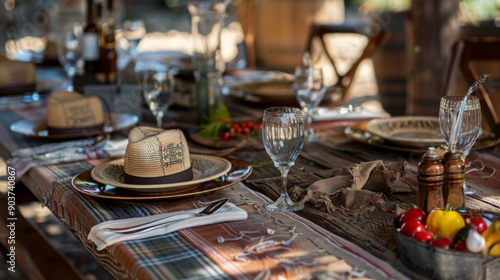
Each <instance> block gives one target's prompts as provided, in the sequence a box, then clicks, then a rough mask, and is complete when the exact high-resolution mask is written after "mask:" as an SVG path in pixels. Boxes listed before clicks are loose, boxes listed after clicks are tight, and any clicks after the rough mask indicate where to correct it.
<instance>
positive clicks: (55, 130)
mask: <svg viewBox="0 0 500 280" xmlns="http://www.w3.org/2000/svg"><path fill="white" fill-rule="evenodd" d="M47 131H48V132H49V133H50V134H54V135H56V134H81V135H87V134H89V132H91V133H94V134H95V132H97V131H99V132H100V133H102V132H103V131H104V124H98V125H94V126H86V127H68V128H56V127H50V126H47Z"/></svg>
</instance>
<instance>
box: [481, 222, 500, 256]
mask: <svg viewBox="0 0 500 280" xmlns="http://www.w3.org/2000/svg"><path fill="white" fill-rule="evenodd" d="M483 237H484V239H485V240H486V246H485V248H484V251H483V252H484V253H485V254H487V253H488V251H489V253H490V255H491V256H495V257H496V256H500V219H497V220H494V221H493V223H491V225H490V226H489V227H488V228H487V229H486V230H485V231H484V232H483ZM495 243H496V244H495ZM491 246H493V247H492V248H491V250H490V247H491Z"/></svg>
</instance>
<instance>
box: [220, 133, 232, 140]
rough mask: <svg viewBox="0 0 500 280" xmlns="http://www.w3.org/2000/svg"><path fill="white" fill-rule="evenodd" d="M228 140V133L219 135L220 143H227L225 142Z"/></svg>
mask: <svg viewBox="0 0 500 280" xmlns="http://www.w3.org/2000/svg"><path fill="white" fill-rule="evenodd" d="M229 138H230V134H229V132H224V133H222V134H221V135H220V140H222V141H227V140H229Z"/></svg>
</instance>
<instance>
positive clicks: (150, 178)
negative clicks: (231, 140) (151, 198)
mask: <svg viewBox="0 0 500 280" xmlns="http://www.w3.org/2000/svg"><path fill="white" fill-rule="evenodd" d="M128 141H129V142H128V145H127V149H126V150H125V158H124V159H120V160H116V161H112V162H109V163H105V164H101V165H99V166H96V167H94V168H93V169H92V172H91V175H92V178H93V179H94V180H96V181H98V182H100V183H103V184H107V185H111V186H114V187H119V188H126V189H129V190H135V191H150V192H151V191H152V192H159V191H173V190H180V189H184V188H186V187H188V186H193V185H197V184H200V183H203V182H206V181H210V180H213V179H216V178H219V177H221V176H223V175H225V174H226V173H227V172H228V171H229V170H230V169H231V163H230V162H229V161H228V160H226V159H223V158H219V157H214V156H204V155H196V154H190V153H189V147H188V145H187V141H186V138H185V136H184V134H183V133H182V131H181V130H179V129H170V130H163V129H160V128H152V127H147V126H138V127H135V128H133V129H132V130H131V131H130V133H129V136H128Z"/></svg>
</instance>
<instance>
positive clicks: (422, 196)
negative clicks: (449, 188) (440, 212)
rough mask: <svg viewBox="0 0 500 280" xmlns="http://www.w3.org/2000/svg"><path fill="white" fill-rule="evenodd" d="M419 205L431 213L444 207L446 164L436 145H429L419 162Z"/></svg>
mask: <svg viewBox="0 0 500 280" xmlns="http://www.w3.org/2000/svg"><path fill="white" fill-rule="evenodd" d="M417 180H418V201H417V205H418V207H419V208H420V209H422V210H423V211H424V212H425V213H427V214H429V213H430V212H431V211H432V209H434V208H444V199H443V180H444V166H443V164H442V163H441V158H440V156H439V155H438V154H437V153H436V151H435V149H434V147H429V149H428V151H427V152H426V153H425V154H424V155H423V156H422V160H421V161H420V163H419V164H418V173H417Z"/></svg>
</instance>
